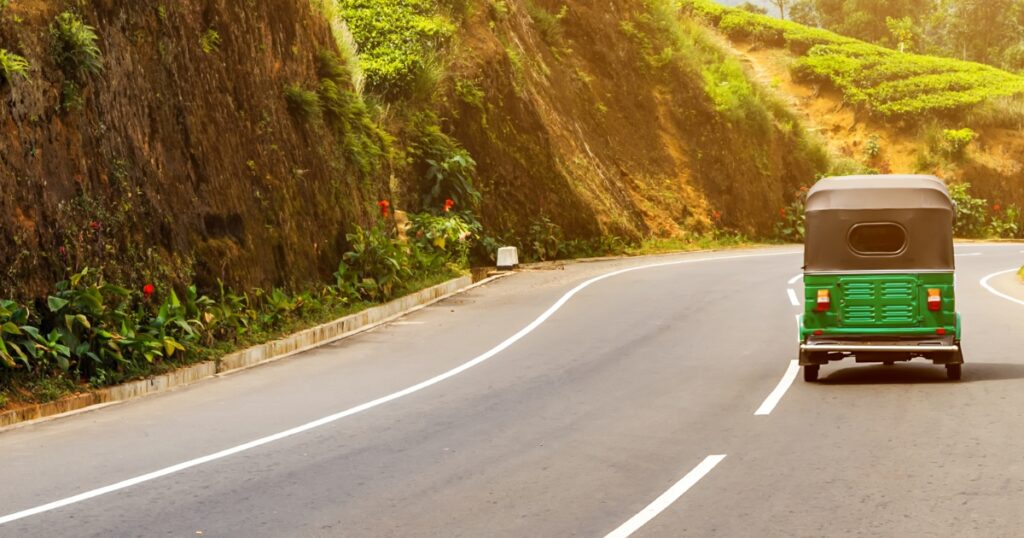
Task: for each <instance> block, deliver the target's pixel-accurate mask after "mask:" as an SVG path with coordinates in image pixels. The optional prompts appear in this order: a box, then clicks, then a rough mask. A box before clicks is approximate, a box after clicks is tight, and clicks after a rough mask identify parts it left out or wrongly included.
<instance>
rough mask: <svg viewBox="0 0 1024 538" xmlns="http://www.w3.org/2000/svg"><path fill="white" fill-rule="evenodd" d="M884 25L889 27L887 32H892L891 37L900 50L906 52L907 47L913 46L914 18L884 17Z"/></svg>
mask: <svg viewBox="0 0 1024 538" xmlns="http://www.w3.org/2000/svg"><path fill="white" fill-rule="evenodd" d="M885 25H886V26H887V27H888V28H889V33H890V34H892V38H893V40H894V41H895V42H896V47H897V48H898V49H900V52H907V49H910V48H913V46H914V40H915V38H916V31H915V30H914V19H911V18H910V17H902V18H899V19H895V18H893V17H886V18H885Z"/></svg>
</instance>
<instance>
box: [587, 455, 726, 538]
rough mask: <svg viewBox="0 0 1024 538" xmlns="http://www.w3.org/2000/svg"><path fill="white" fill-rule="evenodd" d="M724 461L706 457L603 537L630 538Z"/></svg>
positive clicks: (714, 457)
mask: <svg viewBox="0 0 1024 538" xmlns="http://www.w3.org/2000/svg"><path fill="white" fill-rule="evenodd" d="M724 459H725V454H718V455H714V456H708V457H706V458H704V461H702V462H700V465H698V466H696V467H694V468H693V470H692V471H690V472H689V473H686V476H684V477H683V479H682V480H680V481H679V482H676V483H675V485H673V486H672V487H671V488H669V489H668V491H666V492H665V493H662V494H661V496H660V497H658V498H657V499H654V502H652V503H651V504H649V505H647V507H646V508H644V509H643V510H641V511H640V512H639V513H638V514H637V515H635V516H633V517H631V518H630V519H629V521H627V522H625V523H623V524H622V525H621V526H620V527H619V528H617V529H615V530H613V531H612V532H609V533H608V534H607V535H605V538H628V537H629V536H632V535H633V533H634V532H636V531H638V530H640V528H641V527H643V526H644V525H646V524H647V523H649V522H650V521H651V520H652V519H654V518H655V517H657V516H658V514H660V513H662V512H663V511H665V509H666V508H668V507H669V506H672V504H673V503H675V502H676V501H677V500H679V498H680V497H682V496H683V494H684V493H686V492H687V491H689V489H690V488H692V487H693V486H694V485H696V484H697V482H700V479H702V478H704V477H705V476H707V474H708V473H710V472H711V470H712V469H714V468H715V466H717V465H718V464H719V463H722V460H724Z"/></svg>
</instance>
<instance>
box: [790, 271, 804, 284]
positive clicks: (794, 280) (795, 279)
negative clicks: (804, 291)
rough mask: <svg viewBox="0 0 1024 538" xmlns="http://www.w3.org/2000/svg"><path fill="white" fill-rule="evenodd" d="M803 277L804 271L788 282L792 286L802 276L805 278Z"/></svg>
mask: <svg viewBox="0 0 1024 538" xmlns="http://www.w3.org/2000/svg"><path fill="white" fill-rule="evenodd" d="M803 277H804V275H803V273H801V274H799V275H796V276H795V277H793V278H791V279H789V282H787V284H789V285H790V286H792V285H793V284H796V281H797V280H800V279H801V278H803Z"/></svg>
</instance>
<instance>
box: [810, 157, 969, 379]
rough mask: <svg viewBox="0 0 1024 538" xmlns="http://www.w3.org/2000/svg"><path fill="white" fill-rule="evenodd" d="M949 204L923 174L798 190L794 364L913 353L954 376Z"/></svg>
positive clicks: (898, 358) (942, 188)
mask: <svg viewBox="0 0 1024 538" xmlns="http://www.w3.org/2000/svg"><path fill="white" fill-rule="evenodd" d="M955 216H956V206H955V204H954V202H953V200H952V199H951V198H950V196H949V191H948V190H947V189H946V185H945V184H944V183H943V182H942V181H941V180H940V179H938V178H936V177H932V176H899V175H889V176H851V177H836V178H827V179H823V180H821V181H819V182H818V183H817V184H816V185H815V186H814V187H813V188H812V189H811V190H810V192H808V194H807V207H806V234H805V235H806V240H805V244H804V298H805V301H804V304H805V307H804V313H803V315H802V316H801V317H800V335H799V336H800V365H801V366H802V367H803V373H804V381H807V382H815V381H817V380H818V372H819V369H820V367H821V366H822V365H824V364H828V363H829V362H831V361H840V360H843V359H847V358H851V357H852V358H855V359H856V361H857V362H858V363H884V364H886V365H893V364H895V363H896V362H905V361H910V360H912V359H914V358H918V357H920V358H923V359H926V360H930V361H932V362H933V363H934V364H937V365H944V366H945V367H946V375H947V377H948V378H949V379H950V380H959V379H960V375H961V368H962V365H963V362H964V358H963V352H962V350H961V346H960V337H961V334H962V333H961V330H960V315H959V314H958V313H957V311H956V297H955V296H954V292H955V290H954V282H955V280H954V269H955V267H954V262H955V258H954V253H953V222H954V219H955Z"/></svg>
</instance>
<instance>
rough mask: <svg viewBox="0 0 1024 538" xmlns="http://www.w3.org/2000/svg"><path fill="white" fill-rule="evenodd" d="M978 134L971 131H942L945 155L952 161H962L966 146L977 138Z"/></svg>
mask: <svg viewBox="0 0 1024 538" xmlns="http://www.w3.org/2000/svg"><path fill="white" fill-rule="evenodd" d="M977 136H978V133H976V132H974V131H973V130H971V129H956V130H953V129H946V130H944V131H942V139H943V143H944V149H945V151H946V153H947V154H948V155H949V156H950V157H952V158H954V159H962V158H963V157H964V154H965V153H966V152H967V146H969V145H970V144H971V142H973V141H974V139H975V138H977Z"/></svg>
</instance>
